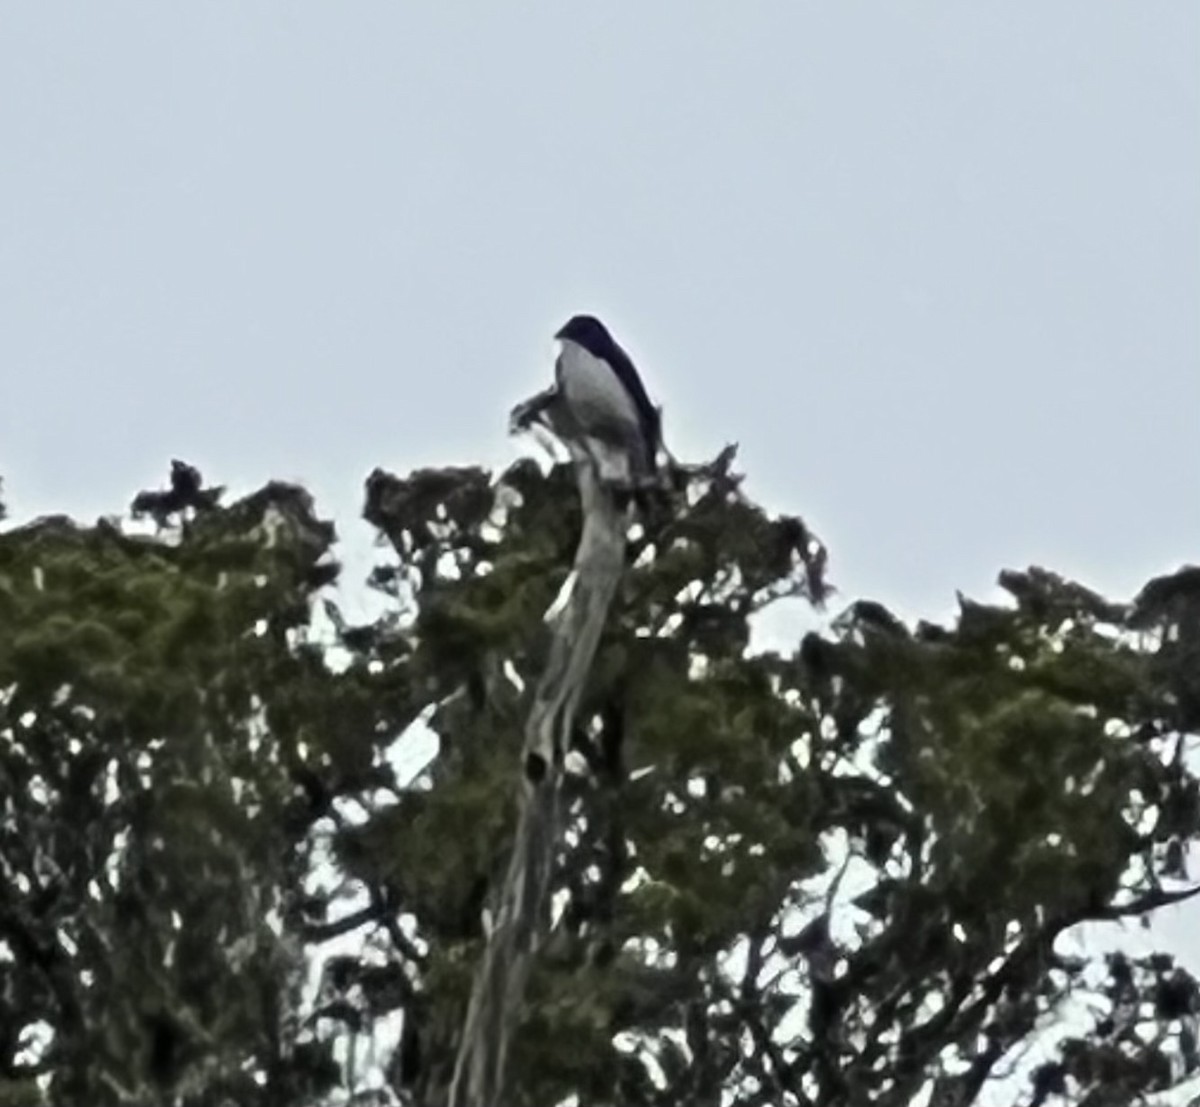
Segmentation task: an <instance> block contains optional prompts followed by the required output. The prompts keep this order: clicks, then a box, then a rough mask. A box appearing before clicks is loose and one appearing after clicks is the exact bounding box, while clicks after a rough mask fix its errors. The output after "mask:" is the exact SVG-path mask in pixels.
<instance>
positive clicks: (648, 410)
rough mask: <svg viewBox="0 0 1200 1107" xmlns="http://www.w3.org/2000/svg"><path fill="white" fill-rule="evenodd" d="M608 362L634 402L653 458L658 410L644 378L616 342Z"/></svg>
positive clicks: (657, 428) (655, 446) (657, 434)
mask: <svg viewBox="0 0 1200 1107" xmlns="http://www.w3.org/2000/svg"><path fill="white" fill-rule="evenodd" d="M606 360H607V361H608V363H609V364H610V365H611V366H612V370H613V372H614V373H616V374H617V378H618V379H619V380H620V382H621V384H622V385H623V386H624V387H625V391H626V392H628V393H629V398H630V399H631V400H633V406H634V407H635V408H637V413H638V422H639V423H640V424H641V427H642V434H643V435H645V437H646V446H647V448H648V449H649V451H650V453H651V455H652V456H653V455H654V454H655V453H656V452H657V451H658V445H659V421H658V410H657V409H656V408H655V406H654V405H653V404H652V403H651V402H650V397H649V396H647V395H646V387H645V385H643V384H642V378H641V377H640V376H638V371H637V369H636V368H635V367H634V364H633V361H632V360H631V359H630V357H629V355H628V354H627V353H626V352H625V351H624V350H622V349H621V347H620V346H618V345H617V343H616V342H613V344H612V349H611V350H610V351H609V353H608V357H607V359H606Z"/></svg>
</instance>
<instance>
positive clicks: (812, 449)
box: [0, 0, 1200, 615]
mask: <svg viewBox="0 0 1200 1107" xmlns="http://www.w3.org/2000/svg"><path fill="white" fill-rule="evenodd" d="M578 310H590V311H594V312H596V313H597V314H599V315H601V316H602V317H603V318H605V319H606V320H607V321H608V322H609V323H610V324H611V326H612V327H613V329H614V331H615V332H616V334H617V336H618V338H619V339H621V340H622V341H623V342H624V343H625V345H626V346H627V347H628V348H629V349H630V350H631V352H632V353H633V355H634V357H635V360H637V361H638V362H639V364H640V366H641V368H642V372H643V375H644V377H645V378H646V380H647V383H648V385H649V388H650V390H651V393H652V394H653V395H654V396H655V398H656V399H658V400H659V401H661V402H663V403H664V404H665V405H666V412H667V424H666V427H667V434H668V436H669V439H670V441H671V443H672V445H673V447H674V449H675V452H676V453H677V454H679V455H680V456H682V457H685V458H691V459H700V458H702V457H705V456H709V455H711V454H712V453H714V452H715V451H716V450H717V449H718V448H719V447H720V446H721V445H722V444H724V443H725V442H726V441H728V440H738V441H740V442H741V444H742V459H743V465H744V467H745V469H746V470H747V472H748V474H749V478H750V489H751V491H752V492H753V493H755V494H757V495H758V496H760V497H761V498H762V499H764V500H765V502H767V503H768V504H769V505H770V506H771V507H773V508H774V509H776V510H786V511H795V512H799V513H801V514H803V515H804V516H805V517H806V518H807V519H808V521H809V522H810V524H811V525H813V526H814V527H815V528H816V529H817V530H818V531H819V532H820V533H821V534H822V535H823V536H824V537H825V538H826V540H827V541H828V543H829V545H830V547H831V554H832V563H831V569H832V575H833V578H834V580H835V582H837V583H838V584H839V585H840V586H841V587H842V589H843V591H844V592H845V593H846V594H847V595H848V596H852V595H861V594H864V593H866V594H871V595H874V596H876V597H878V598H880V599H883V600H885V601H887V602H889V603H892V604H894V605H896V606H897V607H898V608H900V609H901V610H902V611H904V612H905V613H907V614H910V615H915V614H933V615H944V614H945V613H946V612H947V611H948V610H949V608H950V605H951V603H952V600H953V592H954V589H955V588H962V589H963V590H964V591H966V592H968V593H971V594H974V595H977V596H986V595H988V594H990V590H991V582H992V581H993V580H994V578H995V575H996V572H997V570H998V569H1000V568H1002V567H1004V566H1024V565H1027V564H1029V563H1031V562H1034V563H1042V564H1046V565H1048V566H1050V567H1052V568H1056V569H1058V570H1060V571H1063V572H1066V573H1068V574H1071V575H1077V576H1079V577H1081V578H1082V579H1084V580H1085V581H1087V582H1090V583H1092V584H1094V585H1096V586H1098V587H1100V588H1102V589H1104V590H1107V591H1111V592H1114V593H1116V594H1118V595H1120V594H1126V593H1128V592H1129V591H1131V590H1132V589H1134V588H1136V587H1137V585H1138V584H1139V583H1140V582H1141V581H1142V580H1143V579H1144V578H1145V577H1146V576H1148V575H1149V574H1152V573H1156V572H1161V571H1166V570H1170V569H1173V568H1175V567H1176V566H1177V565H1178V564H1179V563H1181V562H1183V561H1186V560H1189V559H1190V560H1200V513H1198V511H1197V505H1198V503H1200V469H1198V462H1200V457H1198V447H1197V422H1198V413H1200V5H1197V4H1195V3H1169V4H1168V3H1147V2H1141V3H1135V2H1132V0H1121V2H1112V0H1073V2H1067V0H1057V2H1055V3H1053V4H1045V3H1034V2H1026V3H1013V2H1004V3H999V2H995V3H982V2H981V3H971V4H966V3H962V2H961V0H944V2H940V3H921V2H912V0H910V2H907V3H905V4H903V5H899V4H894V5H883V4H867V3H865V2H864V3H851V2H846V0H842V2H839V3H836V4H833V3H825V4H816V3H799V2H795V0H788V2H778V3H766V2H762V3H749V4H734V3H729V2H728V0H726V2H722V3H716V2H703V0H687V2H682V0H675V2H667V0H660V2H656V3H646V2H645V0H640V2H637V3H634V2H620V3H619V2H611V0H610V2H606V3H603V4H597V3H592V4H582V3H562V2H553V3H552V2H549V0H547V2H544V3H486V4H485V3H483V2H475V3H459V4H453V3H443V4H424V5H420V4H408V3H398V2H395V0H390V2H387V3H366V2H363V3H355V4H331V3H322V4H317V3H311V2H301V0H288V2H287V3H266V2H262V3H254V4H247V3H228V2H207V3H204V4H186V5H185V4H154V3H148V2H146V3H139V4H132V3H125V2H118V0H106V2H105V3H104V4H89V5H84V4H76V5H70V6H68V5H59V4H54V3H36V4H20V5H18V4H10V5H6V6H5V9H4V12H3V15H2V16H0V474H3V476H4V477H5V480H6V488H7V498H8V500H9V503H10V506H11V507H12V508H13V509H14V511H15V513H17V514H18V515H28V514H33V513H42V512H48V511H64V510H65V511H70V512H72V513H76V514H80V515H83V516H94V515H96V514H98V513H101V512H109V511H113V510H118V509H120V508H122V507H123V506H124V505H125V504H126V503H127V502H128V500H129V498H130V496H131V495H132V494H133V493H134V492H135V491H136V490H137V489H139V488H142V487H146V486H147V485H152V484H157V483H158V482H159V481H160V480H161V479H162V478H163V476H164V475H165V472H166V466H167V462H168V460H169V459H170V458H171V457H173V456H178V457H183V458H185V459H187V460H190V461H193V462H195V463H197V464H199V465H200V466H201V467H202V468H203V469H204V470H205V473H206V475H208V476H209V477H210V478H211V479H213V480H216V481H220V482H227V483H230V484H232V485H233V486H234V488H235V489H237V490H239V491H246V490H249V489H250V488H252V487H257V486H258V485H259V484H261V483H262V482H263V481H264V480H266V479H267V478H269V477H281V478H286V479H301V480H304V481H306V482H308V483H309V484H310V486H311V487H312V488H313V489H314V490H315V491H316V492H317V494H318V496H319V497H320V501H321V504H322V506H323V507H324V508H325V509H326V510H327V511H329V512H333V513H335V514H336V515H337V517H338V519H339V522H340V524H341V526H342V529H343V531H344V532H345V533H347V534H351V535H355V534H358V535H361V533H362V532H361V528H360V529H356V524H355V523H354V522H353V520H354V518H355V516H356V514H357V510H358V506H359V502H360V489H361V481H362V478H363V477H364V476H365V475H366V474H367V472H368V471H369V470H370V469H371V468H372V467H374V466H375V465H383V466H386V467H389V468H393V469H396V470H401V471H403V470H405V469H407V468H409V467H412V466H415V465H422V464H441V463H456V462H457V463H472V462H484V463H489V464H502V463H504V462H506V461H507V460H508V459H509V458H510V457H512V456H513V455H514V452H515V450H516V449H517V448H519V444H517V443H512V442H510V441H509V440H508V439H507V438H506V434H505V429H506V418H507V412H508V409H509V407H510V405H511V404H512V403H513V402H514V401H515V400H517V399H520V398H522V397H523V396H525V395H527V394H528V393H530V392H532V391H534V390H535V389H537V388H539V387H541V386H542V385H543V384H544V383H546V382H548V381H549V379H550V373H551V368H550V351H551V343H550V336H551V335H552V333H553V332H554V331H555V330H556V329H557V327H558V325H559V324H560V323H561V322H562V321H563V319H564V318H565V317H566V316H567V315H569V314H570V313H572V312H574V311H578Z"/></svg>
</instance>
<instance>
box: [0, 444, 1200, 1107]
mask: <svg viewBox="0 0 1200 1107" xmlns="http://www.w3.org/2000/svg"><path fill="white" fill-rule="evenodd" d="M733 461H734V458H733V454H732V451H726V452H725V453H723V454H722V455H721V456H719V457H718V458H716V459H714V461H713V462H712V463H710V464H709V465H707V466H703V467H700V468H698V469H697V470H696V471H695V472H693V473H692V474H691V476H690V477H689V482H688V486H687V487H686V488H685V489H682V490H681V491H680V495H679V502H678V503H677V504H676V505H675V506H674V509H673V510H672V511H671V512H669V513H666V514H662V515H655V516H653V517H651V518H648V519H647V520H646V521H645V523H644V525H642V526H640V527H636V528H634V530H633V531H631V535H630V540H629V549H628V563H629V568H628V570H627V573H626V575H625V578H624V580H623V582H622V586H621V592H620V595H619V597H618V599H617V602H616V604H615V605H614V608H613V611H612V614H611V617H610V619H609V623H608V626H607V628H606V630H605V633H604V636H603V639H602V641H601V644H600V648H599V652H598V655H597V658H596V661H595V664H594V666H593V671H592V674H591V680H590V683H589V686H588V691H587V695H586V697H585V701H584V704H583V710H582V712H581V718H580V725H579V727H578V735H577V740H576V745H577V749H578V752H579V754H580V756H581V758H582V760H583V761H585V762H586V764H587V766H588V769H587V771H586V772H583V773H579V774H576V775H573V776H571V777H570V778H569V780H568V796H567V802H568V808H567V810H568V827H567V831H566V833H565V835H564V837H563V841H562V844H561V849H560V851H559V858H558V865H557V875H556V880H555V892H554V911H553V925H552V929H551V932H550V934H549V936H548V939H547V943H546V945H545V948H544V949H543V951H542V954H541V956H540V958H539V961H538V964H537V967H536V971H535V975H534V979H533V980H532V982H531V990H530V995H529V998H528V1002H527V1004H526V1010H525V1012H524V1018H523V1021H522V1024H521V1026H520V1027H519V1030H518V1033H517V1037H516V1042H515V1045H514V1055H513V1059H512V1063H511V1073H512V1080H511V1085H512V1087H511V1094H510V1095H509V1097H508V1100H507V1101H508V1102H509V1103H511V1104H513V1105H523V1104H529V1105H534V1104H537V1105H542V1104H556V1103H577V1104H579V1105H581V1107H600V1105H606V1104H620V1105H629V1107H637V1105H646V1107H651V1105H653V1107H672V1105H676V1104H678V1105H681V1107H682V1105H685V1104H686V1105H700V1107H703V1105H705V1104H711V1105H713V1107H717V1105H726V1104H732V1105H737V1107H751V1105H754V1104H764V1105H766V1104H772V1105H774V1104H800V1105H812V1107H817V1105H821V1107H833V1105H856V1104H866V1103H870V1104H879V1105H897V1107H899V1105H907V1104H926V1103H932V1104H935V1105H951V1104H954V1105H966V1104H970V1103H975V1102H984V1101H985V1098H986V1095H987V1094H988V1093H989V1089H992V1090H994V1089H995V1088H996V1087H1000V1088H1002V1089H1003V1095H1002V1099H1001V1101H1002V1102H1008V1103H1024V1104H1030V1105H1032V1107H1040V1105H1041V1104H1054V1103H1077V1104H1088V1105H1091V1107H1099V1105H1102V1104H1119V1103H1129V1102H1132V1101H1134V1100H1136V1099H1137V1097H1139V1096H1142V1095H1146V1094H1149V1093H1152V1092H1157V1091H1164V1090H1166V1089H1169V1088H1172V1087H1175V1086H1177V1085H1182V1084H1184V1083H1185V1082H1186V1081H1188V1080H1189V1078H1190V1077H1191V1076H1192V1074H1193V1073H1195V1071H1196V1069H1197V1065H1198V1060H1200V1059H1198V1057H1197V1046H1196V1027H1195V1018H1196V1012H1197V1008H1198V1004H1200V990H1198V988H1197V984H1196V981H1195V980H1194V979H1193V977H1192V976H1191V975H1190V974H1189V973H1188V972H1187V971H1186V970H1185V969H1184V968H1182V967H1181V966H1180V965H1178V964H1177V963H1175V961H1174V960H1173V959H1172V958H1171V957H1170V956H1168V955H1166V954H1162V953H1159V954H1149V955H1142V954H1135V953H1133V952H1129V953H1121V952H1111V951H1110V952H1105V953H1101V952H1089V950H1088V947H1087V946H1086V944H1081V943H1079V942H1075V943H1073V944H1072V943H1068V942H1067V941H1066V939H1067V937H1068V936H1069V935H1071V934H1078V933H1079V932H1080V928H1081V927H1084V928H1085V927H1086V926H1087V925H1088V924H1089V923H1103V922H1110V921H1112V920H1117V919H1124V918H1128V919H1134V920H1137V919H1141V918H1144V917H1146V916H1148V915H1149V914H1150V913H1151V912H1153V911H1154V910H1155V909H1157V908H1159V907H1162V906H1164V905H1166V904H1169V903H1171V902H1175V901H1177V900H1180V899H1182V898H1185V897H1186V896H1187V895H1189V894H1190V892H1191V889H1192V885H1190V884H1189V883H1188V881H1187V871H1186V870H1187V856H1188V848H1189V844H1190V842H1191V841H1192V840H1193V839H1194V838H1195V837H1196V835H1197V833H1198V831H1200V803H1198V801H1197V800H1198V794H1197V780H1196V777H1195V774H1194V772H1193V765H1192V763H1191V762H1190V761H1189V757H1188V754H1189V743H1191V742H1193V741H1194V737H1195V735H1196V734H1197V732H1198V730H1200V569H1192V568H1185V569H1182V570H1179V571H1177V572H1174V573H1172V574H1170V575H1167V576H1163V577H1161V578H1158V579H1155V580H1152V581H1150V582H1149V583H1148V584H1147V585H1146V586H1145V588H1144V589H1143V590H1142V592H1141V593H1140V594H1139V595H1138V596H1137V597H1136V598H1135V599H1134V600H1132V601H1130V602H1113V601H1110V600H1107V599H1105V598H1103V597H1101V596H1099V595H1097V594H1096V593H1094V592H1092V591H1090V590H1088V589H1087V588H1086V587H1084V586H1082V585H1080V584H1077V583H1074V582H1072V581H1069V580H1065V579H1063V578H1061V577H1059V576H1057V575H1055V574H1054V573H1052V572H1049V571H1047V570H1043V569H1038V568H1031V569H1027V570H1025V571H1020V572H1016V571H1009V572H1004V573H1002V574H1001V576H1000V583H1001V585H1002V586H1003V588H1004V589H1005V591H1006V592H1007V594H1008V596H1009V600H1008V601H1007V602H1005V603H1002V604H982V603H976V602H972V601H970V600H967V599H962V600H961V603H960V612H959V615H958V618H957V619H956V620H955V621H954V622H953V624H952V625H947V626H942V625H935V624H932V623H918V624H916V625H915V626H912V625H906V624H905V623H904V622H902V621H901V620H900V619H898V618H897V617H896V616H895V615H893V614H892V613H891V612H890V611H889V610H888V609H887V607H886V606H884V605H883V604H882V603H880V602H877V601H873V600H868V599H860V600H857V601H851V600H848V599H846V598H844V597H840V596H839V595H838V594H837V593H835V592H833V591H832V589H831V587H830V585H829V584H828V583H827V582H826V557H825V550H824V547H823V546H822V544H821V542H820V541H819V539H818V538H817V537H816V536H815V535H814V534H813V533H812V532H811V531H810V529H809V528H808V527H807V526H806V525H805V523H804V522H803V521H802V520H801V519H799V518H797V517H793V516H774V515H772V514H770V513H769V512H767V511H766V510H764V509H763V508H762V507H761V506H760V505H758V504H756V503H754V502H753V501H752V500H751V499H750V498H749V497H748V496H747V494H746V492H745V490H744V488H743V484H742V479H741V477H740V475H739V474H738V473H737V472H736V471H735V470H734V466H733ZM228 499H229V497H228V496H227V495H226V494H225V493H224V492H223V490H221V489H220V488H213V487H208V486H206V485H205V484H204V482H203V480H202V479H201V476H200V474H199V473H197V472H196V471H195V470H194V469H191V468H190V467H188V466H186V465H183V464H181V463H176V465H175V466H174V468H173V471H172V475H171V482H170V485H169V487H168V488H166V489H165V490H163V491H154V492H147V493H142V494H140V495H139V496H138V497H136V499H135V500H134V502H133V505H132V512H131V513H132V515H134V516H136V517H139V518H141V519H143V520H144V522H143V523H142V524H141V525H140V526H134V525H132V524H130V523H129V522H122V521H114V520H101V521H100V522H98V523H96V524H95V525H80V524H78V523H75V522H72V521H71V520H68V519H66V518H62V517H51V518H43V519H40V520H36V521H34V522H31V523H24V524H20V525H15V524H13V523H12V522H11V521H9V522H8V523H7V524H6V527H5V529H3V530H2V531H0V737H2V739H3V740H2V742H0V790H2V793H3V796H4V803H5V818H4V820H3V822H2V824H0V835H2V841H0V861H2V863H3V866H4V879H3V884H2V888H3V894H2V896H0V997H2V998H0V1107H3V1105H6V1104H8V1105H14V1107H15V1105H17V1104H29V1105H34V1104H71V1105H78V1104H88V1105H94V1107H105V1105H108V1104H114V1105H115V1104H162V1103H171V1104H180V1105H186V1107H202V1105H203V1107H208V1105H212V1107H219V1105H223V1104H236V1105H238V1107H242V1105H247V1107H250V1105H255V1104H261V1105H264V1107H266V1105H274V1107H284V1105H287V1107H292V1105H295V1107H317V1105H319V1104H326V1103H329V1104H332V1103H345V1102H357V1103H364V1104H365V1103H381V1104H382V1103H404V1104H409V1103H411V1104H414V1105H420V1107H426V1105H430V1107H432V1105H434V1104H438V1103H439V1102H441V1100H442V1098H443V1097H444V1095H445V1092H446V1087H447V1083H448V1080H449V1077H450V1071H451V1069H452V1066H453V1063H454V1056H455V1048H456V1044H457V1041H458V1036H459V1034H460V1033H461V1027H462V1020H463V1015H464V1011H465V1006H466V1002H467V996H468V994H469V990H470V984H471V976H472V972H473V969H474V966H475V964H476V962H477V960H478V957H479V955H480V951H481V949H482V946H483V942H484V936H485V927H486V926H487V920H488V918H489V912H490V911H491V910H492V909H493V908H494V895H495V889H496V884H497V879H498V875H499V874H501V873H502V872H503V871H504V865H505V861H506V856H507V850H508V848H509V844H510V841H511V835H512V830H513V823H514V816H515V810H516V803H515V801H516V796H517V794H518V789H519V787H520V781H521V776H520V772H521V769H520V760H521V758H520V751H521V726H522V720H523V717H524V713H525V711H526V709H527V706H528V698H529V689H530V687H531V685H532V684H533V683H534V681H535V680H536V677H537V674H538V672H539V671H540V666H541V664H542V662H543V661H544V657H545V651H546V646H547V631H546V627H545V624H544V622H543V615H544V612H545V611H546V609H547V608H548V607H549V606H550V605H551V603H552V602H553V601H554V598H555V596H556V594H557V593H558V590H559V589H560V587H561V586H562V584H563V581H564V579H565V577H566V574H567V572H568V569H569V567H570V563H571V557H572V553H573V550H574V545H575V542H576V540H577V536H578V530H579V525H580V518H579V505H578V502H577V499H576V496H575V488H574V484H573V481H572V479H571V473H570V471H569V469H568V468H567V467H565V466H555V467H554V468H552V469H551V470H550V471H549V472H548V473H547V472H544V471H543V470H542V469H541V468H539V467H538V466H537V465H535V464H534V463H533V462H531V461H523V462H519V463H517V464H516V465H514V466H513V467H511V468H510V469H508V470H507V471H505V472H503V473H500V474H493V473H490V472H487V471H485V470H483V469H480V468H459V469H437V470H420V471H417V472H414V473H412V474H410V475H408V476H406V477H398V476H396V475H393V474H389V473H385V472H382V471H376V472H375V473H373V474H372V475H371V476H370V478H369V479H368V480H367V482H366V497H365V508H364V514H365V517H366V518H367V520H368V521H369V522H370V523H371V524H372V525H373V526H374V527H375V528H376V529H377V531H378V534H379V538H380V543H381V546H380V557H379V565H378V566H377V567H376V569H375V570H374V572H373V573H372V576H371V579H370V582H369V585H370V587H371V588H372V589H373V590H374V591H375V593H376V594H377V595H378V597H379V599H380V608H381V610H382V613H381V614H380V615H379V617H378V618H376V619H374V620H372V621H369V622H366V623H354V622H352V621H350V620H348V619H347V618H346V617H345V616H344V615H343V613H342V610H341V608H340V607H339V605H338V602H337V593H336V592H335V591H334V585H335V582H336V581H337V580H338V577H339V565H338V562H337V560H336V559H337V556H338V546H337V540H336V534H335V531H334V527H333V526H332V524H331V523H330V522H329V521H328V520H325V519H322V518H321V517H320V516H319V514H318V513H317V510H316V507H315V505H314V503H313V501H312V499H311V497H310V496H309V495H308V494H307V493H306V492H305V491H304V490H303V489H301V488H298V487H295V486H292V485H286V484H280V483H271V484H268V485H266V486H265V487H264V488H262V489H261V490H260V491H258V492H256V493H254V494H252V495H249V496H246V497H244V498H241V499H238V500H235V501H232V502H229V503H226V501H227V500H228ZM0 517H2V516H0ZM350 583H353V582H350ZM784 599H790V600H792V601H796V600H799V601H801V602H803V603H807V604H808V605H809V606H810V607H811V608H813V615H812V617H811V618H809V619H807V620H806V624H807V625H811V626H812V627H813V629H811V630H808V631H807V632H805V633H803V634H800V633H799V632H798V633H797V641H796V644H795V648H794V649H793V650H790V651H787V652H779V651H762V650H756V649H753V648H751V647H752V630H753V627H754V624H755V619H756V617H757V616H759V615H760V613H762V612H763V611H764V610H766V609H768V608H769V607H770V606H771V605H772V604H774V603H777V602H780V601H782V600H784ZM821 605H826V607H827V608H828V609H829V611H830V612H831V617H826V616H825V615H818V613H817V609H819V608H821ZM417 731H420V732H422V733H423V734H425V735H426V736H427V741H428V744H429V747H430V750H431V755H430V759H429V761H428V763H427V764H426V765H424V766H423V767H421V768H420V769H419V771H416V772H414V773H407V774H406V773H404V772H403V771H402V770H401V769H400V768H398V766H399V765H400V761H399V760H398V758H397V757H396V755H395V754H396V750H397V748H398V747H402V746H405V745H406V744H407V745H409V746H411V745H412V743H413V742H414V741H415V739H414V737H413V735H414V734H415V733H416V732H417ZM397 1026H399V1027H400V1029H399V1030H398V1031H397ZM1030 1054H1032V1055H1033V1057H1032V1059H1030Z"/></svg>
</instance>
